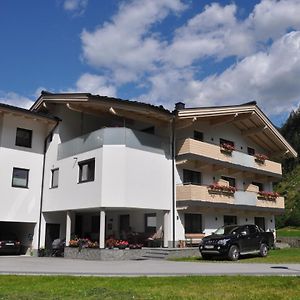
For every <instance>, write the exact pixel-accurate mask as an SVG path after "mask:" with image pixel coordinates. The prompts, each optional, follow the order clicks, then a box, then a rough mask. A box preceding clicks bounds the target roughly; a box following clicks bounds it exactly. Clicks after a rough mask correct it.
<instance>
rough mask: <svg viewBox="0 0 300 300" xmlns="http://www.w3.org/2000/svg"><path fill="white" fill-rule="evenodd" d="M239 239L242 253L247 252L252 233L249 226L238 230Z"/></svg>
mask: <svg viewBox="0 0 300 300" xmlns="http://www.w3.org/2000/svg"><path fill="white" fill-rule="evenodd" d="M237 233H238V239H239V246H240V252H247V251H248V248H249V238H250V232H249V228H248V226H243V227H240V228H239V229H238V232H237Z"/></svg>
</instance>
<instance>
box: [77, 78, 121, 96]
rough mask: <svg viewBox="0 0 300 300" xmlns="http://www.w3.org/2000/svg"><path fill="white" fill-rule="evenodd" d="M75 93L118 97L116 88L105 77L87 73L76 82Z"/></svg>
mask: <svg viewBox="0 0 300 300" xmlns="http://www.w3.org/2000/svg"><path fill="white" fill-rule="evenodd" d="M74 91H75V92H82V93H92V94H95V95H102V96H111V97H116V88H115V87H114V86H113V85H110V84H108V82H107V80H106V79H105V77H103V76H99V75H93V74H89V73H85V74H83V75H82V76H80V78H79V79H78V80H77V82H76V90H74Z"/></svg>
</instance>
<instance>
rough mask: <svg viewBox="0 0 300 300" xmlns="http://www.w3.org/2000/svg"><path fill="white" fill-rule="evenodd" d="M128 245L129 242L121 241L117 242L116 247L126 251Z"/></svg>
mask: <svg viewBox="0 0 300 300" xmlns="http://www.w3.org/2000/svg"><path fill="white" fill-rule="evenodd" d="M128 245H129V243H128V242H127V241H122V240H119V241H117V242H116V247H118V248H119V249H125V248H127V247H128Z"/></svg>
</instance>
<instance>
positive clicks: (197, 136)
mask: <svg viewBox="0 0 300 300" xmlns="http://www.w3.org/2000/svg"><path fill="white" fill-rule="evenodd" d="M193 139H194V140H195V141H199V142H203V140H204V134H203V132H202V131H199V130H194V133H193Z"/></svg>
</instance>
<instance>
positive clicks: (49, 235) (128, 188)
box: [0, 92, 297, 249]
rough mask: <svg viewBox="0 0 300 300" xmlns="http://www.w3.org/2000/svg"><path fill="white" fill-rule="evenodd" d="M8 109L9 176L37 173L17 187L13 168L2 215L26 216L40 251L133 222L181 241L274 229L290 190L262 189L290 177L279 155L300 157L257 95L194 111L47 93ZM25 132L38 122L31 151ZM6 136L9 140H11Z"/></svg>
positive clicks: (4, 126) (119, 232)
mask: <svg viewBox="0 0 300 300" xmlns="http://www.w3.org/2000/svg"><path fill="white" fill-rule="evenodd" d="M11 110H12V113H11V114H12V115H14V114H16V116H14V117H9V115H8V113H6V112H5V113H4V114H2V115H3V116H2V118H1V135H0V143H1V148H0V151H1V152H0V153H1V156H0V158H1V160H2V162H3V164H4V165H5V168H4V169H1V172H2V173H1V178H5V175H4V174H11V173H12V172H13V171H12V169H13V168H14V167H18V168H21V169H27V170H28V169H29V170H30V176H29V183H30V182H32V184H29V185H28V188H27V189H26V190H25V192H24V189H20V188H15V187H12V186H11V176H10V178H8V179H7V180H5V181H1V188H2V190H4V191H5V195H6V197H7V200H4V201H1V213H0V221H1V223H4V222H5V224H7V222H14V223H16V222H24V223H25V222H26V223H29V224H30V225H28V226H29V227H28V229H27V227H26V228H25V227H22V230H23V231H20V235H22V236H23V240H26V237H27V239H28V236H29V237H31V235H32V236H33V244H32V247H33V248H34V249H37V248H40V247H45V246H46V247H49V246H50V244H51V242H52V241H53V239H55V238H58V237H60V238H66V242H67V243H68V241H69V240H70V239H71V237H72V236H73V235H76V236H81V237H86V236H88V237H90V238H91V239H93V240H99V244H100V248H103V247H105V239H106V238H107V237H109V236H112V235H113V236H115V237H116V238H122V237H124V236H123V235H124V234H126V232H128V230H129V228H130V230H131V231H133V232H137V233H139V236H144V237H145V238H146V237H147V236H149V235H150V234H151V233H153V232H156V231H159V230H161V231H163V246H165V247H168V246H177V244H178V241H180V240H183V241H185V240H190V239H191V240H197V239H199V238H201V237H202V236H203V235H204V234H209V233H211V232H212V231H213V230H215V229H216V228H218V227H219V226H222V225H223V224H227V223H238V224H244V223H256V224H258V225H260V226H261V227H264V228H265V229H269V230H274V228H275V219H274V215H276V214H279V213H282V211H283V209H284V199H283V198H282V197H277V196H276V195H275V196H274V195H272V194H266V193H264V192H263V191H266V192H272V183H273V182H275V181H277V180H278V179H280V177H281V165H280V164H279V163H276V162H274V161H272V160H271V158H273V159H277V158H278V157H280V156H283V155H287V156H291V157H295V156H296V155H297V154H296V152H295V151H294V150H293V148H292V147H291V146H290V145H289V144H288V143H287V142H286V141H285V140H284V138H283V137H282V136H281V135H280V133H279V132H278V131H277V130H276V128H275V127H274V126H273V125H272V124H271V122H270V121H269V120H268V119H267V117H266V116H265V115H264V114H263V113H262V112H261V110H260V109H259V108H258V107H257V106H256V104H255V103H248V104H244V105H238V106H230V107H211V108H191V109H186V108H184V105H183V103H178V104H177V108H176V110H175V111H174V112H169V111H168V110H165V109H164V108H162V107H157V106H153V105H148V104H144V103H139V102H132V101H124V100H120V99H115V98H108V97H101V96H94V95H91V94H72V93H70V94H51V93H47V92H44V93H42V95H41V96H40V98H39V99H38V100H37V101H36V102H35V104H34V105H33V106H32V108H31V110H30V111H26V110H18V109H13V108H12V109H11ZM14 111H18V113H19V114H20V116H19V115H17V113H14ZM45 115H52V116H56V118H57V119H54V118H50V117H45ZM26 118H28V119H26ZM58 119H60V121H59V122H58V121H57V120H58ZM39 120H41V121H42V122H40V121H39ZM20 122H21V123H20ZM22 126H23V127H22ZM16 128H25V129H29V130H32V148H31V149H30V151H28V148H26V149H23V148H24V147H22V148H20V147H19V146H15V145H13V143H14V140H15V132H16ZM12 130H14V134H12ZM49 133H50V135H49ZM5 136H7V138H6V139H9V138H10V139H11V141H10V143H11V146H7V147H5V146H3V145H4V144H3V142H4V141H5V140H6V139H5ZM8 137H9V138H8ZM46 137H47V142H46V145H45V146H46V147H45V153H44V141H45V138H46ZM7 143H8V142H7ZM224 144H226V145H227V146H226V145H225V146H224ZM228 145H229V146H228ZM224 147H227V148H226V149H223V148H224ZM12 150H13V151H12ZM8 151H9V155H10V156H9V157H10V158H9V159H8V158H6V157H8V154H7V152H8ZM13 153H14V154H13ZM258 154H264V155H267V156H268V157H270V159H269V158H266V157H264V156H262V155H258ZM12 155H13V156H12ZM255 155H256V157H255ZM258 159H260V162H258ZM43 160H44V162H45V163H44V164H43ZM21 162H22V163H21ZM31 174H32V175H31ZM6 176H7V175H6ZM31 176H32V177H31ZM217 183H218V185H217ZM213 184H215V185H214V186H211V185H213ZM228 186H232V187H231V188H229V187H228ZM235 189H236V191H235ZM20 198H21V199H22V201H20V200H19V199H20ZM11 211H13V213H11ZM25 211H26V212H28V213H26V215H24V212H25ZM39 224H40V226H39ZM27 244H28V241H27Z"/></svg>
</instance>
